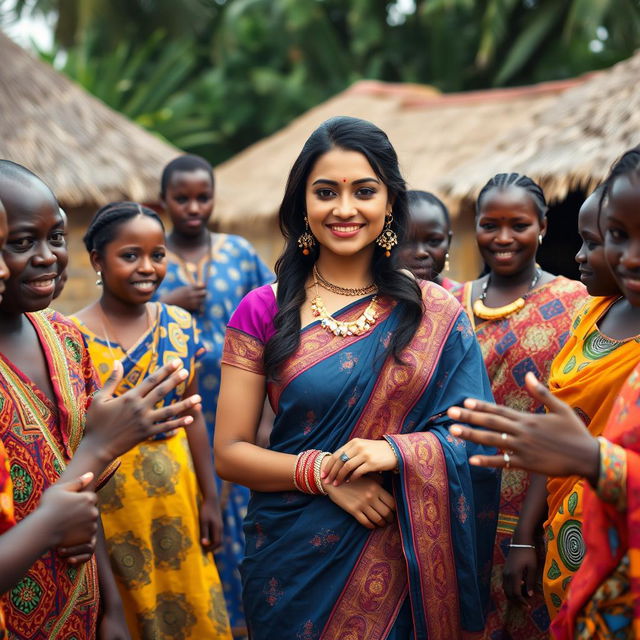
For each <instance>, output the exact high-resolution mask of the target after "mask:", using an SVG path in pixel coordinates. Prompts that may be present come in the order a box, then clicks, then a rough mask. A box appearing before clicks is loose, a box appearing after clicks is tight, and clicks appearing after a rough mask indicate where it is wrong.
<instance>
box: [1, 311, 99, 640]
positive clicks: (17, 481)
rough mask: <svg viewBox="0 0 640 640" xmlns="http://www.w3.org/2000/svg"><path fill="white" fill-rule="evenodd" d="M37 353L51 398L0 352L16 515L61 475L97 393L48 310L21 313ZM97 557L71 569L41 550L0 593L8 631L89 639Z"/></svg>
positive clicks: (73, 335)
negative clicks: (23, 572) (48, 381)
mask: <svg viewBox="0 0 640 640" xmlns="http://www.w3.org/2000/svg"><path fill="white" fill-rule="evenodd" d="M25 315H26V317H27V319H28V320H29V321H30V322H31V324H32V325H33V327H34V329H35V331H36V333H37V335H38V339H39V342H40V347H41V349H42V351H43V353H44V356H45V360H46V363H47V367H48V370H49V376H50V379H51V384H52V386H53V389H54V392H55V394H56V400H57V402H56V403H55V404H53V403H52V402H51V401H50V400H49V398H48V397H47V396H46V395H45V394H44V393H43V392H42V391H41V390H40V389H39V388H38V387H36V386H35V385H34V384H33V382H32V381H31V380H30V379H29V378H27V377H26V376H25V375H24V374H23V373H22V371H20V370H19V369H18V368H17V367H16V366H15V365H14V364H13V363H12V362H10V361H9V360H7V359H6V358H5V357H4V356H3V355H2V354H0V441H2V443H3V444H4V447H5V448H6V451H7V454H8V456H9V460H10V461H11V462H10V474H11V480H12V483H13V502H14V507H15V516H16V520H18V521H20V520H22V518H24V517H25V516H27V515H28V514H30V513H31V512H32V511H34V510H35V509H36V507H37V506H38V503H39V502H40V498H41V497H42V494H43V492H44V491H45V490H46V489H47V488H48V487H50V486H51V485H52V484H54V483H55V482H56V481H57V480H58V478H59V477H60V475H61V474H62V472H63V470H64V468H65V466H66V464H67V462H68V461H69V460H70V458H71V456H72V455H73V452H74V451H75V449H76V448H77V446H78V443H79V442H80V439H81V438H82V435H83V433H84V424H85V415H86V410H87V408H88V406H89V403H90V400H91V397H92V395H93V393H94V391H96V389H97V386H96V381H95V378H94V372H93V366H92V364H91V360H90V358H89V352H88V351H87V349H86V347H85V346H84V342H83V340H82V337H81V335H80V333H79V331H78V329H77V328H76V327H75V326H74V325H73V324H72V323H71V322H70V321H68V320H67V319H66V318H64V317H63V316H61V315H60V314H58V313H56V312H54V311H52V310H50V309H48V310H45V311H39V312H37V313H28V314H25ZM98 596H99V594H98V580H97V571H96V561H95V559H92V560H91V561H90V562H87V563H86V564H84V565H81V566H79V567H74V566H71V565H69V564H67V563H66V562H65V561H64V560H62V559H61V558H59V557H58V556H57V555H56V554H55V553H54V552H47V553H45V554H44V555H43V556H41V557H40V558H39V559H38V560H37V561H36V562H35V564H34V565H33V566H32V567H31V568H30V569H29V571H28V572H27V574H26V575H25V576H23V577H22V579H21V580H20V581H19V582H18V583H17V584H16V585H15V586H14V587H13V588H12V589H11V590H10V591H9V592H8V593H6V594H4V595H3V596H2V598H1V599H0V606H1V607H2V608H3V609H4V614H5V617H6V625H7V629H8V631H9V635H10V637H15V638H20V639H21V640H36V639H37V640H56V639H58V640H70V639H71V638H75V639H76V640H90V639H93V638H95V633H96V620H97V614H98Z"/></svg>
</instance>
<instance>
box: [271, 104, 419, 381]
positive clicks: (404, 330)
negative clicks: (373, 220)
mask: <svg viewBox="0 0 640 640" xmlns="http://www.w3.org/2000/svg"><path fill="white" fill-rule="evenodd" d="M331 149H344V150H346V151H357V152H358V153H361V154H362V155H363V156H364V157H365V158H366V159H367V161H368V162H369V164H370V165H371V168H372V169H373V170H374V172H375V174H376V176H377V177H378V178H380V180H382V182H384V184H385V185H386V186H387V190H388V194H389V200H390V201H391V202H392V203H393V209H392V215H393V225H392V228H393V230H394V231H395V232H396V234H397V235H398V239H399V240H400V241H402V240H403V239H404V235H405V228H406V224H407V219H408V207H407V196H406V185H405V181H404V179H403V178H402V175H401V174H400V168H399V166H398V157H397V155H396V152H395V150H394V148H393V146H392V145H391V142H389V138H388V137H387V135H386V134H385V133H384V131H382V130H381V129H379V128H378V127H376V126H375V125H374V124H372V123H371V122H367V121H366V120H360V119H358V118H349V117H346V116H339V117H336V118H331V119H330V120H327V121H325V122H323V123H322V124H321V125H320V126H319V127H318V128H317V129H316V130H315V131H314V132H313V133H312V134H311V136H309V139H308V140H307V141H306V143H305V144H304V147H302V151H301V152H300V155H299V156H298V158H297V159H296V161H295V162H294V164H293V167H292V168H291V172H290V173H289V179H288V180H287V186H286V189H285V193H284V198H283V199H282V204H281V205H280V212H279V221H280V230H281V231H282V235H283V236H284V238H285V241H286V244H285V248H284V251H283V253H282V255H281V256H280V258H278V261H277V262H276V266H275V271H276V275H277V277H278V295H277V299H278V312H277V313H276V316H275V318H274V325H275V329H276V332H275V334H274V336H273V337H272V338H271V340H269V342H268V343H267V345H266V347H265V354H264V362H265V371H266V374H267V377H268V378H269V379H275V378H277V374H278V369H279V367H280V365H282V364H283V363H284V361H285V360H286V359H287V358H288V357H290V356H291V355H293V353H294V352H295V351H296V349H297V348H298V345H299V343H300V307H301V306H302V304H303V302H304V300H305V295H306V294H305V284H306V281H307V278H308V276H309V274H310V273H311V269H312V267H313V265H314V263H315V261H316V260H317V258H318V255H319V248H318V246H317V245H316V246H314V247H313V248H312V249H311V251H310V252H309V255H304V254H303V253H302V251H301V250H300V248H299V247H298V238H299V236H300V235H301V234H302V233H304V231H305V223H304V218H305V215H306V213H305V212H306V198H305V193H306V187H307V178H308V176H309V173H310V172H311V170H312V169H313V167H314V166H315V164H316V161H317V160H318V158H319V157H320V156H321V155H323V154H325V153H327V152H328V151H330V150H331ZM372 270H373V277H374V281H375V283H376V285H377V287H378V295H381V296H388V297H390V298H393V299H394V300H396V301H397V302H398V303H399V304H402V306H403V308H402V313H401V319H400V323H399V325H398V328H397V330H396V331H395V332H394V334H393V336H392V338H391V341H390V344H389V350H390V351H391V353H393V355H394V356H395V357H396V358H397V359H399V358H400V352H401V351H402V349H403V348H404V347H405V346H406V345H407V344H408V342H409V341H410V340H411V338H412V337H413V335H414V333H415V332H416V329H417V328H418V325H419V324H420V319H421V317H422V308H423V307H422V297H421V293H420V288H419V287H418V285H417V283H416V282H415V280H414V279H412V278H411V277H410V276H408V275H407V274H406V273H403V272H402V271H398V270H397V269H395V268H394V266H393V261H392V260H390V259H389V258H387V257H386V256H385V252H384V249H382V248H380V247H378V246H377V245H375V250H374V255H373V263H372Z"/></svg>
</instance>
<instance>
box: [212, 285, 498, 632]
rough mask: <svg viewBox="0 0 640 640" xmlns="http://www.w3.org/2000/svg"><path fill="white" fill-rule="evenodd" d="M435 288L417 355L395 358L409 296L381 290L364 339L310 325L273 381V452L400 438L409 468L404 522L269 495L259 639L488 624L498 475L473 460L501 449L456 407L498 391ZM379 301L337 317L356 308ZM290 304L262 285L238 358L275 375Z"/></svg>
mask: <svg viewBox="0 0 640 640" xmlns="http://www.w3.org/2000/svg"><path fill="white" fill-rule="evenodd" d="M420 285H421V287H422V289H423V301H424V306H425V312H424V316H423V320H422V322H421V324H420V326H419V327H418V329H417V331H416V334H415V335H414V337H413V339H412V340H411V342H410V344H409V345H408V346H407V347H406V348H405V350H404V351H403V353H402V358H403V359H404V363H405V364H399V363H398V362H397V360H396V359H395V358H394V357H393V356H390V355H389V354H388V345H389V336H390V335H391V334H392V333H393V332H394V331H395V330H396V329H397V327H398V323H399V320H400V318H401V314H402V308H401V307H399V306H396V305H395V304H394V303H393V302H392V301H390V300H389V299H379V300H378V302H377V305H378V311H379V316H378V320H377V322H376V324H375V326H374V327H373V328H372V329H371V330H370V331H368V332H367V333H365V334H362V335H360V336H346V337H336V336H334V335H333V334H332V333H329V332H327V331H326V329H324V328H323V327H322V326H321V325H320V322H318V321H316V322H313V323H311V324H310V325H308V326H307V327H305V328H304V329H303V330H302V331H301V333H300V345H299V347H298V350H297V351H296V353H295V354H294V355H292V356H291V357H290V358H289V359H288V360H287V361H286V362H285V363H284V364H283V366H282V368H281V372H280V375H279V379H278V381H277V382H270V383H269V384H268V389H267V390H268V395H269V401H270V403H271V406H272V408H273V409H274V412H275V414H276V418H275V422H274V425H273V431H272V433H271V439H270V445H269V448H270V449H271V450H273V451H280V452H283V453H288V454H298V453H299V452H301V451H304V450H306V449H322V450H324V451H336V450H337V449H339V447H341V446H342V445H343V444H344V443H345V442H347V441H348V440H350V439H352V438H355V437H361V438H369V439H374V440H377V439H381V438H382V437H384V436H386V437H387V439H388V441H389V442H390V444H391V445H392V447H393V449H394V451H395V453H396V456H397V457H398V460H399V473H398V474H393V473H386V474H383V476H382V477H381V480H382V481H383V483H384V484H385V487H386V488H387V489H388V490H389V491H393V494H394V496H395V500H396V505H397V518H396V520H395V521H394V522H393V523H391V524H389V525H388V526H385V527H381V528H377V529H374V530H373V531H372V530H370V529H366V528H365V527H364V526H362V525H361V524H359V523H358V521H357V520H356V519H355V518H354V517H353V516H351V515H350V514H348V513H347V512H346V511H344V510H343V509H341V508H340V507H338V506H337V505H336V504H335V503H334V502H332V501H331V500H330V499H329V498H328V497H327V496H315V495H308V494H303V493H299V492H295V491H293V490H292V491H286V492H282V491H278V492H258V491H254V492H253V493H252V496H251V502H250V504H249V509H248V514H247V519H246V523H245V532H246V536H247V553H246V558H245V561H244V562H243V564H242V577H243V583H244V603H245V611H246V614H247V621H248V625H249V632H250V636H251V638H252V640H267V639H268V640H272V639H273V638H310V639H311V638H314V639H324V640H335V639H336V638H350V639H353V640H383V639H384V640H387V639H393V640H408V639H409V638H416V639H417V638H427V637H428V638H429V640H445V639H447V640H449V639H450V638H459V637H460V636H461V635H462V632H463V630H465V631H469V632H478V631H480V630H481V629H482V628H483V626H484V609H485V605H486V601H487V597H488V578H489V570H490V563H491V553H492V547H493V539H494V536H495V518H496V511H497V506H498V485H499V482H498V477H499V476H498V472H496V471H495V470H490V469H486V468H485V469H481V468H478V467H471V466H470V465H469V464H468V457H469V456H470V455H472V454H473V453H475V452H478V451H479V450H483V451H485V452H486V451H489V450H487V449H485V448H483V447H478V445H473V444H471V443H466V444H465V443H464V442H462V441H460V440H458V439H457V438H454V437H452V436H451V435H450V434H449V432H448V427H449V425H450V424H451V421H450V420H449V418H448V417H447V415H446V410H447V408H448V407H450V406H451V405H453V404H458V403H460V402H461V401H462V400H463V398H465V397H466V396H467V395H469V394H470V393H473V394H474V395H476V396H478V397H481V398H485V399H489V398H491V393H490V390H489V381H488V380H487V376H486V373H485V370H484V366H483V363H482V356H481V354H480V350H479V348H478V344H477V341H476V340H475V337H474V335H473V331H472V330H471V326H470V324H469V319H468V318H467V317H466V315H465V313H464V312H463V311H462V309H461V308H460V305H459V304H458V303H457V302H456V301H455V300H454V299H453V298H452V296H451V295H450V294H449V293H447V292H446V291H445V290H444V289H442V288H441V287H439V286H437V285H435V284H433V283H431V282H421V283H420ZM370 300H371V299H370V297H367V298H364V299H361V300H357V301H355V302H353V303H352V304H350V305H348V306H346V307H345V308H344V309H342V310H341V311H339V312H337V313H336V314H334V317H338V318H339V319H340V320H345V321H346V320H350V319H354V318H357V317H358V316H359V315H360V314H361V313H362V312H363V310H364V309H365V308H366V307H367V305H368V304H369V303H370ZM275 312H276V301H275V296H274V292H273V289H272V287H270V286H265V287H261V288H259V289H256V290H255V291H253V292H251V293H250V294H249V295H248V296H247V297H246V298H245V299H244V300H243V301H242V302H241V304H240V306H239V307H238V310H237V312H236V313H235V314H234V316H233V318H232V319H231V321H230V323H229V329H228V330H227V337H226V341H225V351H224V356H223V363H225V364H226V365H230V366H233V367H237V368H240V369H244V370H245V371H248V372H250V373H253V374H258V375H264V370H263V353H264V345H265V344H266V342H267V341H268V339H269V338H270V336H271V335H273V332H274V327H273V317H274V315H275ZM490 451H494V450H490ZM409 593H410V594H411V595H410V597H408V594H409Z"/></svg>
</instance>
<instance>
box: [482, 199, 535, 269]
mask: <svg viewBox="0 0 640 640" xmlns="http://www.w3.org/2000/svg"><path fill="white" fill-rule="evenodd" d="M546 230H547V222H546V218H544V219H543V220H542V221H541V220H540V217H539V215H538V211H537V210H536V207H535V205H534V202H533V199H532V197H531V195H529V193H528V192H527V191H526V189H523V188H522V187H517V186H510V187H507V188H504V189H503V188H493V189H491V190H489V191H487V192H486V194H485V195H484V196H483V198H482V200H481V202H480V207H479V212H478V215H477V218H476V239H477V241H478V248H479V249H480V254H481V255H482V258H483V259H484V261H485V262H486V263H487V265H488V266H489V268H490V269H491V271H492V272H494V273H497V274H499V275H501V276H507V277H508V276H511V275H516V274H518V273H520V272H522V271H524V270H525V269H527V268H528V267H530V266H531V264H532V263H533V262H535V258H536V251H537V250H538V236H539V235H540V234H542V235H544V234H545V232H546Z"/></svg>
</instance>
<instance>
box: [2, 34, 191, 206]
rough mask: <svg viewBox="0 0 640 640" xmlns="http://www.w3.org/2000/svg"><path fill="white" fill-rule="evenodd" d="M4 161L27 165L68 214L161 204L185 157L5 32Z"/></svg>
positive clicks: (3, 40)
mask: <svg viewBox="0 0 640 640" xmlns="http://www.w3.org/2000/svg"><path fill="white" fill-rule="evenodd" d="M0 60H2V64H1V65H0V114H2V117H1V118H0V157H2V158H9V159H11V160H14V161H15V162H19V163H20V164H23V165H25V166H27V167H29V169H31V170H32V171H34V172H35V173H37V174H38V175H40V176H42V178H43V179H44V180H45V181H46V182H47V183H48V184H49V186H51V188H52V189H53V191H54V192H55V194H56V196H57V197H58V199H59V200H60V202H61V204H62V205H63V207H65V208H75V207H86V206H90V207H95V206H97V205H102V204H104V203H106V202H109V201H111V200H122V199H129V200H139V201H145V200H149V199H155V198H156V196H157V193H158V181H159V176H160V172H161V170H162V167H163V166H164V165H165V164H166V162H167V161H169V160H170V159H171V158H173V157H175V156H176V155H177V154H178V153H180V152H179V150H178V149H176V148H175V147H172V146H171V145H169V144H167V143H165V142H163V141H162V140H160V139H159V138H157V137H155V136H153V135H151V134H150V133H148V132H147V131H145V130H144V129H142V128H141V127H139V126H137V125H135V124H133V123H132V122H130V121H129V120H127V119H126V118H125V117H123V116H121V115H119V114H118V113H116V112H115V111H113V110H112V109H110V108H109V107H107V106H106V105H105V104H104V103H102V102H100V101H99V100H98V99H96V98H94V97H93V96H91V95H89V94H88V93H87V92H86V91H84V90H83V89H82V88H81V87H79V86H78V85H76V84H74V83H73V82H71V80H69V79H68V78H66V77H65V76H63V75H61V74H59V73H57V72H56V71H55V70H54V69H53V68H52V67H50V66H49V65H47V64H45V63H44V62H42V61H40V60H37V59H36V58H34V57H33V56H31V55H30V54H29V53H27V52H26V51H24V50H23V49H22V48H20V47H19V46H18V45H17V44H15V43H14V42H13V41H11V40H10V39H9V38H8V37H7V36H6V35H4V34H3V33H1V32H0Z"/></svg>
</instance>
